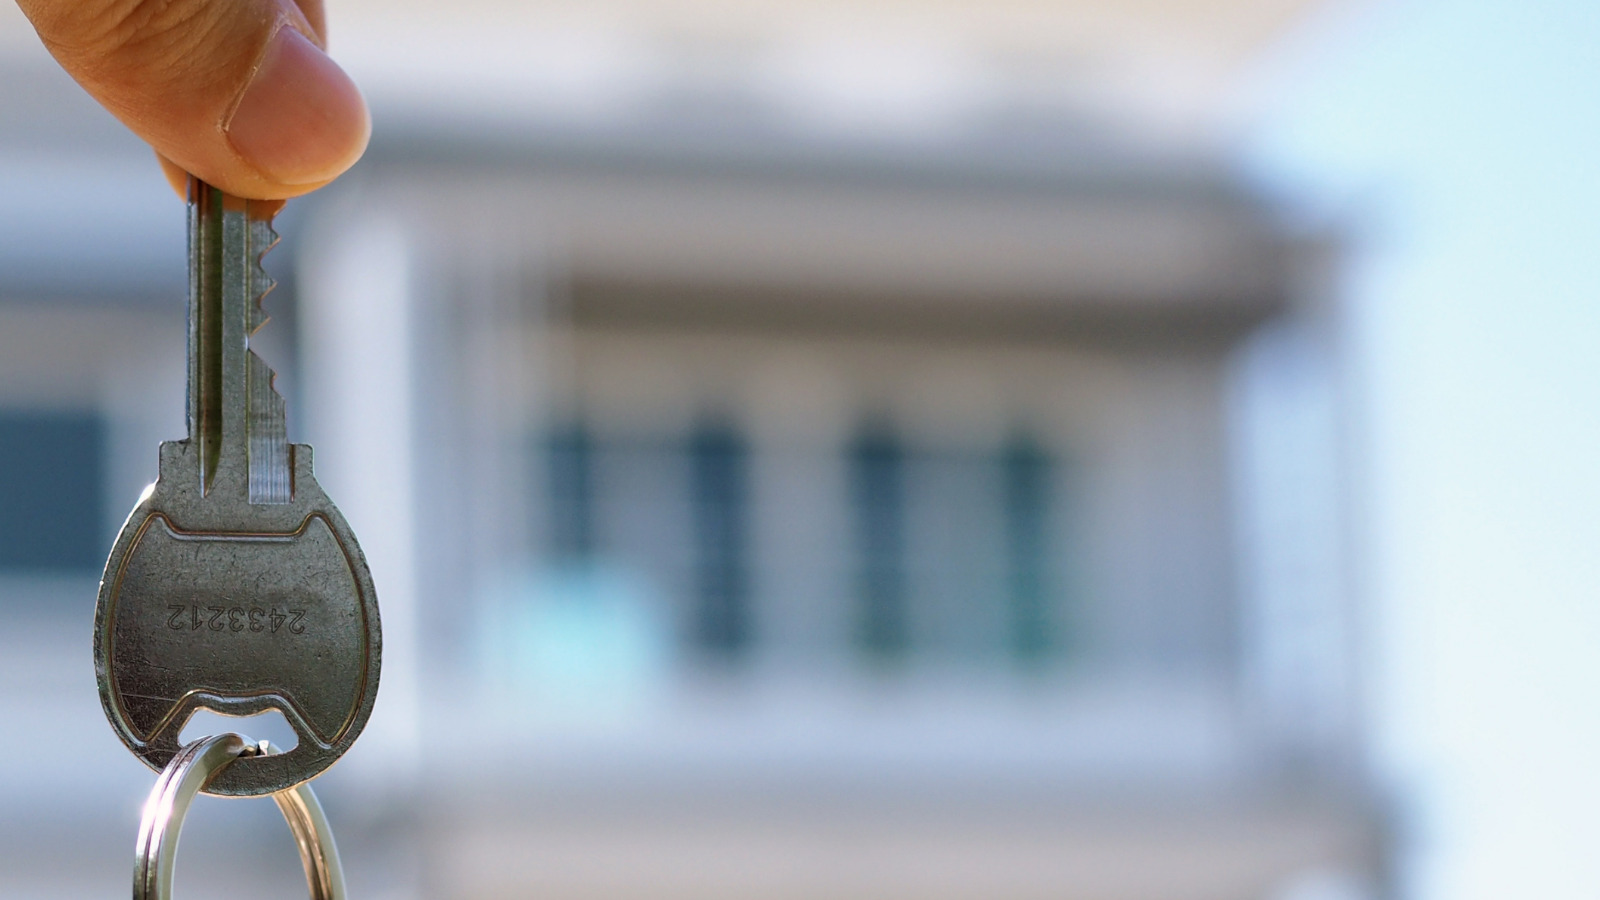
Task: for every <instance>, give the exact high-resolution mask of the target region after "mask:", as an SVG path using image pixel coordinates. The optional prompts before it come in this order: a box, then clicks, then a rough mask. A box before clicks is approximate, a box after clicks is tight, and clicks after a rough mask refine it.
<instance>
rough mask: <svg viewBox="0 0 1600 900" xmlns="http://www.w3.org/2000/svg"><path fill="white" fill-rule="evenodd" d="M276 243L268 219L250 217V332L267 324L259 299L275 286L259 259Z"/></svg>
mask: <svg viewBox="0 0 1600 900" xmlns="http://www.w3.org/2000/svg"><path fill="white" fill-rule="evenodd" d="M277 245H278V233H277V232H276V231H274V230H273V229H272V221H271V220H270V219H258V218H255V217H253V216H252V217H251V219H250V247H251V248H252V249H253V250H255V251H256V252H255V253H254V254H253V256H254V258H253V259H252V260H251V261H250V296H251V297H252V298H253V300H252V302H251V304H250V328H249V332H250V334H255V333H256V332H257V331H259V330H260V329H261V326H263V325H265V324H267V320H268V318H269V316H268V315H267V313H266V310H264V309H262V308H261V301H262V300H264V299H266V296H267V294H269V293H271V292H272V289H273V288H274V287H276V286H277V284H278V283H277V282H276V281H274V280H273V279H272V276H270V275H268V274H267V270H266V269H264V268H262V266H261V260H262V258H263V257H265V256H266V255H267V254H268V253H270V252H271V251H272V248H273V247H276V246H277Z"/></svg>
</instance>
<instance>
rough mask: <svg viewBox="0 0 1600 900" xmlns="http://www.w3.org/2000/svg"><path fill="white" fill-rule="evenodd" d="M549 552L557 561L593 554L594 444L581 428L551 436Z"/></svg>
mask: <svg viewBox="0 0 1600 900" xmlns="http://www.w3.org/2000/svg"><path fill="white" fill-rule="evenodd" d="M545 460H546V462H547V463H548V464H549V467H550V468H549V485H548V487H549V501H550V550H551V553H552V554H553V555H554V556H555V558H556V559H559V560H567V561H571V560H576V559H584V558H587V557H588V556H589V555H590V554H592V553H593V552H594V443H593V441H592V440H591V439H590V437H589V432H588V430H587V429H585V428H583V426H581V425H573V426H569V427H567V428H563V429H561V430H559V431H557V432H555V433H554V434H552V435H551V436H550V443H549V446H548V447H547V448H546V454H545Z"/></svg>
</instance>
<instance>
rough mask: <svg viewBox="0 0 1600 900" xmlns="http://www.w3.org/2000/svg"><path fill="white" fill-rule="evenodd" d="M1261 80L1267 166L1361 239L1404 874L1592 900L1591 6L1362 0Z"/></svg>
mask: <svg viewBox="0 0 1600 900" xmlns="http://www.w3.org/2000/svg"><path fill="white" fill-rule="evenodd" d="M1260 76H1261V80H1262V81H1263V83H1264V84H1265V85H1266V86H1267V87H1268V90H1269V92H1270V94H1271V95H1272V97H1273V100H1272V112H1271V114H1270V115H1269V116H1267V118H1266V119H1265V120H1264V122H1263V123H1262V125H1261V127H1260V128H1259V129H1258V131H1257V132H1256V133H1255V134H1254V135H1253V136H1252V139H1251V141H1250V143H1249V147H1248V152H1247V158H1248V159H1249V167H1250V169H1251V170H1252V172H1253V174H1254V175H1256V176H1257V177H1258V178H1260V179H1261V180H1262V181H1263V182H1264V183H1266V184H1268V185H1270V186H1271V187H1272V189H1273V190H1275V191H1277V192H1279V193H1280V194H1282V195H1283V196H1284V197H1285V198H1287V199H1288V200H1289V201H1290V202H1292V203H1293V204H1294V205H1295V207H1296V208H1297V209H1298V211H1299V213H1300V215H1301V216H1302V217H1303V219H1304V220H1305V222H1306V223H1307V225H1308V227H1331V228H1335V229H1339V230H1342V231H1344V232H1345V233H1347V234H1348V235H1350V237H1351V238H1352V247H1351V258H1350V265H1349V268H1348V270H1347V272H1346V276H1345V281H1344V284H1343V285H1342V292H1343V295H1344V297H1345V298H1346V302H1347V303H1348V304H1349V305H1348V309H1349V312H1350V316H1349V321H1350V338H1351V347H1352V354H1351V360H1352V362H1353V375H1352V385H1353V386H1354V388H1355V390H1356V395H1357V396H1358V397H1359V398H1360V404H1359V409H1360V421H1359V428H1358V432H1357V433H1358V434H1359V438H1358V441H1357V448H1358V458H1359V461H1360V466H1361V471H1362V479H1361V484H1362V486H1363V494H1364V497H1363V498H1362V502H1361V507H1362V508H1363V509H1364V513H1363V515H1362V522H1361V526H1362V531H1363V533H1364V535H1365V549H1364V552H1363V555H1362V559H1363V563H1364V565H1363V569H1364V573H1365V576H1366V577H1365V584H1366V594H1367V596H1366V598H1365V599H1366V601H1367V604H1368V608H1369V610H1370V613H1371V614H1370V616H1369V617H1368V623H1369V628H1368V632H1367V659H1368V662H1369V663H1370V672H1371V673H1372V682H1371V699H1370V702H1369V709H1370V713H1371V723H1372V728H1373V732H1372V733H1373V739H1372V747H1373V751H1374V759H1375V761H1376V762H1377V764H1378V766H1379V768H1380V771H1381V772H1382V773H1383V774H1384V776H1385V778H1386V780H1387V782H1388V783H1389V784H1390V785H1391V787H1392V789H1393V790H1394V792H1395V796H1396V797H1397V798H1398V799H1399V800H1400V802H1401V809H1402V810H1404V811H1405V814H1406V815H1405V818H1404V820H1403V822H1402V835H1403V841H1404V844H1403V846H1404V847H1405V853H1404V855H1403V857H1402V860H1401V862H1402V877H1403V884H1404V885H1405V888H1406V890H1405V895H1406V896H1408V897H1418V898H1424V897H1425V898H1430V900H1431V898H1441V900H1442V898H1451V900H1456V898H1477V897H1483V898H1490V897H1493V898H1503V897H1510V896H1526V897H1532V896H1537V897H1542V898H1561V897H1594V896H1600V853H1596V852H1594V850H1593V847H1592V846H1591V845H1592V844H1593V840H1594V835H1595V833H1596V829H1595V815H1596V811H1597V810H1600V4H1596V3H1593V2H1587V3H1586V2H1580V0H1525V2H1507V0H1481V2H1473V0H1467V2H1462V0H1457V2H1443V0H1391V2H1387V3H1370V4H1367V5H1365V7H1364V8H1361V9H1358V10H1356V11H1354V12H1352V11H1350V10H1348V9H1346V10H1338V11H1335V12H1334V13H1333V14H1332V15H1329V16H1327V17H1324V18H1323V19H1322V20H1321V21H1319V22H1317V23H1315V26H1314V27H1311V28H1308V29H1307V30H1306V32H1305V33H1304V34H1302V35H1299V36H1297V37H1296V38H1295V39H1294V40H1292V41H1290V42H1289V44H1288V45H1287V46H1285V47H1284V48H1282V49H1281V51H1280V52H1279V53H1278V54H1276V55H1275V57H1274V58H1273V59H1272V60H1271V62H1270V63H1269V64H1268V65H1266V66H1264V67H1263V70H1262V72H1261V73H1260Z"/></svg>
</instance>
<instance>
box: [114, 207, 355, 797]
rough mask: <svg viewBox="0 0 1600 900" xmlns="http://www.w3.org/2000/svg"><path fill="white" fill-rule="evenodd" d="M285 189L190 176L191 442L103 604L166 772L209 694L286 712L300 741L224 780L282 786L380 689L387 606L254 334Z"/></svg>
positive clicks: (130, 696) (340, 737) (344, 735)
mask: <svg viewBox="0 0 1600 900" xmlns="http://www.w3.org/2000/svg"><path fill="white" fill-rule="evenodd" d="M280 205H281V204H280V203H270V202H263V201H246V200H241V199H238V198H236V197H232V196H229V195H227V194H224V193H223V192H222V191H219V190H217V189H215V188H213V187H211V186H209V185H207V184H205V183H203V182H201V181H199V180H197V179H191V180H190V184H189V439H188V440H184V441H167V442H165V443H163V444H162V445H161V468H160V475H159V478H158V479H157V481H156V482H155V484H153V485H151V486H150V488H148V489H147V490H146V491H145V494H144V496H143V497H142V498H140V501H139V504H138V505H137V506H136V507H134V510H133V512H132V513H131V514H130V515H129V516H128V521H127V523H126V524H125V525H123V526H122V532H121V533H120V534H119V535H118V536H117V541H116V544H115V546H114V547H113V548H112V551H111V558H110V560H109V561H108V562H107V563H106V570H105V577H104V578H103V579H102V581H101V582H100V599H99V602H98V604H97V606H96V609H95V634H94V663H95V675H96V677H97V680H98V682H99V685H100V700H101V703H102V704H103V705H104V706H105V711H106V716H107V718H109V719H110V720H111V725H112V727H113V728H114V729H115V730H116V732H117V735H118V736H119V737H121V738H122V740H123V742H124V743H126V744H127V745H128V747H129V749H131V750H132V751H133V752H134V753H135V754H136V755H137V756H138V757H139V758H140V759H142V760H144V761H145V763H146V764H148V765H149V766H150V767H151V768H152V769H156V770H158V771H159V770H160V769H161V768H162V767H163V766H165V765H166V764H167V762H168V761H169V760H170V759H171V758H172V757H173V755H174V754H176V753H177V752H178V749H179V746H178V734H179V732H180V731H182V730H183V726H184V724H185V722H187V721H188V719H189V717H190V716H191V715H192V714H193V713H194V712H195V711H196V710H198V709H201V708H205V709H210V710H213V711H215V712H219V713H222V714H224V715H232V716H248V715H254V714H256V713H260V712H264V711H266V710H270V709H276V710H279V711H281V712H282V713H283V716H284V718H285V719H287V720H288V721H289V724H290V725H291V726H292V727H293V728H294V730H295V732H296V733H297V734H298V736H299V744H298V746H296V747H295V748H294V749H293V750H290V751H289V752H287V753H283V754H280V755H275V756H255V757H250V758H248V759H240V760H239V761H238V762H235V763H234V764H232V765H230V766H228V767H227V768H226V769H224V770H223V771H222V772H221V773H220V774H219V775H218V776H217V778H216V780H215V781H214V782H212V783H211V784H209V785H207V787H206V791H207V793H212V794H223V795H229V796H255V795H260V794H270V793H275V792H277V791H282V790H286V789H288V788H291V787H294V786H295V785H297V784H300V783H302V782H304V781H306V780H308V779H310V778H312V777H314V776H316V775H317V774H319V773H321V772H322V771H323V770H325V769H326V768H327V767H328V766H330V765H332V764H333V763H334V761H335V760H337V759H338V758H339V757H340V756H341V755H342V754H343V753H344V752H345V751H346V750H347V749H349V747H350V745H351V743H353V742H354V741H355V739H356V736H357V735H359V734H360V733H361V729H362V727H363V726H365V724H366V721H367V717H368V715H369V714H370V713H371V712H372V704H373V701H374V699H375V698H376V697H377V692H378V667H379V657H380V634H379V626H378V604H377V599H376V597H375V595H374V593H373V587H372V576H371V574H370V573H369V572H368V571H367V563H366V559H365V558H364V557H363V556H362V554H361V549H360V547H358V546H357V545H356V540H355V535H353V534H352V533H351V532H350V527H349V526H348V525H347V524H346V523H345V520H344V517H343V516H341V515H340V514H339V511H338V509H336V508H335V507H334V505H333V503H332V501H330V500H329V499H328V497H327V495H326V494H324V493H323V492H322V488H320V487H319V486H318V485H317V481H316V479H315V478H313V477H312V474H311V448H310V447H309V446H306V445H304V444H290V443H288V441H287V437H286V429H285V424H284V409H283V398H282V397H280V396H278V393H277V391H275V390H274V389H273V385H272V380H273V373H272V370H271V369H270V368H268V367H267V365H266V363H265V362H263V361H262V360H261V358H260V357H258V356H256V355H255V353H254V352H252V351H251V350H250V349H249V339H250V335H251V334H252V333H254V332H255V330H256V329H258V328H260V327H261V326H262V325H263V324H265V322H266V314H265V313H264V312H262V310H261V298H262V297H263V296H264V295H265V294H266V292H267V291H268V290H270V289H271V288H272V281H271V280H270V279H269V278H267V276H266V273H265V272H264V271H263V270H262V268H261V256H262V254H264V253H265V252H266V251H267V250H269V249H270V248H271V247H272V245H273V244H275V243H276V242H277V234H276V233H274V232H273V230H272V225H271V219H272V215H273V213H274V212H276V210H277V207H278V206H280Z"/></svg>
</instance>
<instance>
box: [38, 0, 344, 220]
mask: <svg viewBox="0 0 1600 900" xmlns="http://www.w3.org/2000/svg"><path fill="white" fill-rule="evenodd" d="M19 3H20V5H21V6H22V9H23V12H24V13H26V14H27V15H28V17H29V19H31V20H32V21H33V25H34V28H35V29H36V30H37V31H38V32H39V36H40V37H41V38H42V39H43V40H44V43H45V46H46V47H47V48H49V50H50V52H51V54H52V55H53V56H55V58H56V59H57V60H58V61H59V62H60V63H61V65H62V66H63V67H64V68H65V69H66V70H67V72H68V73H69V74H71V75H72V77H73V78H75V79H76V80H77V81H78V83H79V84H81V85H83V87H84V88H85V89H86V90H88V92H89V93H90V94H92V95H93V96H94V97H95V99H97V100H99V101H100V103H101V104H102V105H103V106H105V107H106V109H108V110H110V111H111V113H112V114H113V115H115V116H116V117H117V118H118V119H121V120H122V121H123V123H125V124H126V125H127V126H128V127H129V128H131V129H133V131H134V132H135V133H136V134H138V135H139V136H140V137H142V138H144V139H145V140H146V141H148V142H149V143H150V145H151V146H152V147H154V148H155V150H156V153H157V154H158V155H159V156H160V157H161V158H162V159H164V160H166V161H167V162H168V163H170V164H171V165H174V166H177V167H178V168H179V169H181V170H183V171H186V172H192V173H194V174H195V175H197V176H199V177H200V178H202V179H204V180H206V181H208V182H210V183H211V184H213V185H215V186H217V187H219V188H222V189H223V190H225V191H227V192H229V193H231V194H236V195H238V196H242V197H250V198H257V199H279V198H284V197H293V196H296V195H298V194H303V193H306V192H307V191H310V190H314V189H315V188H318V187H321V186H322V185H324V184H327V183H328V182H329V181H332V180H333V179H334V178H336V177H338V175H339V174H340V173H342V172H344V171H345V170H346V169H348V168H349V167H350V166H351V165H353V164H354V163H355V161H356V160H357V159H359V158H360V157H361V153H362V151H363V150H365V149H366V145H367V139H368V136H369V135H370V133H371V124H370V120H369V119H368V116H367V108H366V103H365V101H364V100H363V99H362V97H361V93H360V91H359V90H357V88H356V86H355V83H354V82H353V81H351V80H350V78H349V76H348V75H346V74H345V73H344V71H343V70H341V69H340V68H339V67H338V65H336V64H335V63H334V62H333V60H331V59H329V58H328V56H327V55H326V54H325V53H323V52H322V49H321V47H320V45H321V43H322V28H323V15H322V6H321V3H320V2H319V0H302V2H300V3H299V4H298V5H297V3H295V2H291V0H19ZM169 177H170V176H169Z"/></svg>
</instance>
